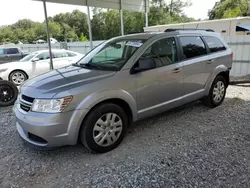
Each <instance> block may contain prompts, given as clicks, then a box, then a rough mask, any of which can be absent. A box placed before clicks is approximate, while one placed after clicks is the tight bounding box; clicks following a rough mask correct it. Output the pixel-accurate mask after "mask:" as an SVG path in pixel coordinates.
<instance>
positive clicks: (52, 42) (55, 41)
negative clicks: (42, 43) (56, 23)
mask: <svg viewBox="0 0 250 188" xmlns="http://www.w3.org/2000/svg"><path fill="white" fill-rule="evenodd" d="M50 43H51V44H56V43H58V41H57V40H56V39H54V38H50Z"/></svg>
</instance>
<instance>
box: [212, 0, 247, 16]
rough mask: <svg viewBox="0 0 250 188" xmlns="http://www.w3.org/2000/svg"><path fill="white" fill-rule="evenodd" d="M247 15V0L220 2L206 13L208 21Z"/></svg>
mask: <svg viewBox="0 0 250 188" xmlns="http://www.w3.org/2000/svg"><path fill="white" fill-rule="evenodd" d="M249 15H250V1H249V0H220V1H219V2H217V3H216V4H215V5H214V7H213V9H212V10H210V11H209V13H208V16H209V19H221V18H235V17H238V16H249Z"/></svg>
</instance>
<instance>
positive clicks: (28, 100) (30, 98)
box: [22, 95, 35, 103]
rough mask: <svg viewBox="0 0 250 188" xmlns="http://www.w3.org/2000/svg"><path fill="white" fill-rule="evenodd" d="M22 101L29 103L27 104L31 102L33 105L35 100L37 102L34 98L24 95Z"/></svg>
mask: <svg viewBox="0 0 250 188" xmlns="http://www.w3.org/2000/svg"><path fill="white" fill-rule="evenodd" d="M22 99H23V100H25V101H27V102H30V103H33V102H34V100H35V99H34V98H32V97H28V96H26V95H22Z"/></svg>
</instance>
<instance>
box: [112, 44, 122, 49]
mask: <svg viewBox="0 0 250 188" xmlns="http://www.w3.org/2000/svg"><path fill="white" fill-rule="evenodd" d="M112 47H114V48H115V49H121V48H122V45H121V44H113V45H112Z"/></svg>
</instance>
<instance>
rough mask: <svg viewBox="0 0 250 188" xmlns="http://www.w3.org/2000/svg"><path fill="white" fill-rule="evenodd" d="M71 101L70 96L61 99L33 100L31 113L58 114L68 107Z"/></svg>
mask: <svg viewBox="0 0 250 188" xmlns="http://www.w3.org/2000/svg"><path fill="white" fill-rule="evenodd" d="M72 99H73V97H72V96H69V97H65V98H62V99H49V100H45V99H35V100H34V102H33V105H32V109H31V110H32V111H33V112H45V113H60V112H62V111H63V110H64V109H65V108H66V107H67V106H68V104H69V103H70V102H71V101H72Z"/></svg>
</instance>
